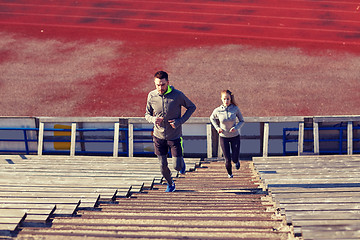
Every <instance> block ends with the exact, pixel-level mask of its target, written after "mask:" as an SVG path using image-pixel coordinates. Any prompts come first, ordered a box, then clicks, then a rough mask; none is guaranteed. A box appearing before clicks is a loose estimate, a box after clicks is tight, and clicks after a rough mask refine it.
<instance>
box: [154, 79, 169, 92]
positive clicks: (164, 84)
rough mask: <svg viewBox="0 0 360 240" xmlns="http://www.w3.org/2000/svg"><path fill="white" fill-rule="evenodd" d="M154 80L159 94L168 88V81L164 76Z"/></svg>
mask: <svg viewBox="0 0 360 240" xmlns="http://www.w3.org/2000/svg"><path fill="white" fill-rule="evenodd" d="M154 82H155V87H156V90H158V92H159V93H160V94H161V95H163V94H164V93H166V91H167V90H168V86H169V81H166V79H165V78H163V79H159V78H155V80H154Z"/></svg>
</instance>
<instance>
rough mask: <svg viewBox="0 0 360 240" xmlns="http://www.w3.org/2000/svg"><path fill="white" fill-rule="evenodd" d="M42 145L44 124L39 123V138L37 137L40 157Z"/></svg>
mask: <svg viewBox="0 0 360 240" xmlns="http://www.w3.org/2000/svg"><path fill="white" fill-rule="evenodd" d="M43 143H44V123H43V122H40V123H39V136H38V155H39V156H42V152H43Z"/></svg>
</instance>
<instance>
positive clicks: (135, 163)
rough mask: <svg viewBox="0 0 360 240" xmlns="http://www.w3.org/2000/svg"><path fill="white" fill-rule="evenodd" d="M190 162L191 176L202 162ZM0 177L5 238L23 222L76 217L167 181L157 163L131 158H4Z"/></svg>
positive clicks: (1, 229)
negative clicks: (82, 211)
mask: <svg viewBox="0 0 360 240" xmlns="http://www.w3.org/2000/svg"><path fill="white" fill-rule="evenodd" d="M185 161H186V163H187V170H188V171H189V170H192V169H194V168H195V167H196V166H197V165H198V164H199V163H200V159H186V160H185ZM169 165H170V167H172V166H171V159H169ZM0 175H1V178H0V216H3V217H0V235H1V233H3V232H5V233H6V232H8V231H14V230H16V229H17V228H18V226H19V224H21V223H22V222H25V223H26V222H30V223H45V222H47V221H49V220H50V219H51V218H52V217H55V218H56V217H57V216H64V215H73V214H76V213H77V211H78V210H79V209H89V208H95V207H96V206H97V205H98V203H99V202H100V201H113V200H115V199H116V198H118V197H128V196H129V195H130V194H132V193H136V192H139V191H141V190H142V189H143V188H144V187H145V188H151V187H152V186H153V184H154V183H160V182H161V180H162V176H161V174H160V170H159V164H158V160H157V159H156V158H126V157H117V158H113V157H83V156H76V157H70V156H33V155H26V156H24V155H2V156H0ZM175 176H176V174H175ZM2 213H3V214H2ZM19 213H23V216H18V214H19ZM14 214H15V215H14ZM5 216H6V217H5Z"/></svg>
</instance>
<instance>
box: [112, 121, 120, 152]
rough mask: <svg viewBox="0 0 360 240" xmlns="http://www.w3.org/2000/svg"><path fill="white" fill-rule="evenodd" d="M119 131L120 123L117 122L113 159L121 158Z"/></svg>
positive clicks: (115, 125)
mask: <svg viewBox="0 0 360 240" xmlns="http://www.w3.org/2000/svg"><path fill="white" fill-rule="evenodd" d="M119 129H120V123H119V122H116V123H115V124H114V147H113V157H118V156H119V134H120V133H119Z"/></svg>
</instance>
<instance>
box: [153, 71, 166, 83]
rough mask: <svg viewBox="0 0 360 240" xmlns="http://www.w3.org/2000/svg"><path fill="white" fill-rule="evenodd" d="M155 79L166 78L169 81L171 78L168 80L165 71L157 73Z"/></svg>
mask: <svg viewBox="0 0 360 240" xmlns="http://www.w3.org/2000/svg"><path fill="white" fill-rule="evenodd" d="M154 77H155V78H158V79H163V78H165V79H166V81H169V78H168V74H167V72H164V71H158V72H156V73H155V75H154Z"/></svg>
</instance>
